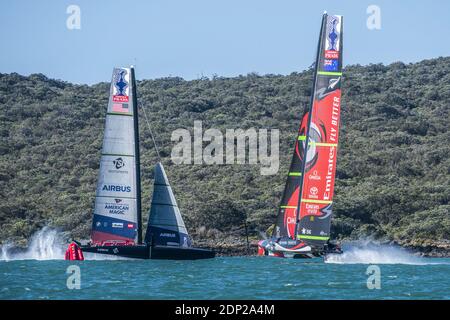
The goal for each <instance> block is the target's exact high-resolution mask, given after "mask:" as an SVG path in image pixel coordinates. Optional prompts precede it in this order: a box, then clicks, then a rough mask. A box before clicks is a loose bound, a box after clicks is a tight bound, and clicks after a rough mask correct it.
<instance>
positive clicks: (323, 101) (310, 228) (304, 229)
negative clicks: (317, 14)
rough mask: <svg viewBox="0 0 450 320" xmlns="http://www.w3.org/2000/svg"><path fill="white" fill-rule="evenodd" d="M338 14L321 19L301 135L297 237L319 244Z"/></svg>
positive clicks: (335, 122) (333, 118)
mask: <svg viewBox="0 0 450 320" xmlns="http://www.w3.org/2000/svg"><path fill="white" fill-rule="evenodd" d="M342 25H343V18H342V16H332V15H330V16H326V18H325V19H323V24H322V34H321V38H322V40H321V41H320V49H319V52H320V54H319V57H318V60H317V68H316V69H317V70H316V74H315V83H314V90H313V96H312V105H311V110H310V112H309V115H308V116H309V121H308V127H307V131H306V134H305V135H303V136H302V135H301V136H299V141H302V145H303V150H305V149H306V150H307V151H306V157H305V158H306V163H304V164H303V166H304V168H303V172H302V185H301V188H300V191H301V198H300V199H298V200H299V210H298V211H297V214H299V216H298V218H299V219H298V228H297V230H296V231H297V232H296V235H297V238H298V239H299V240H304V241H305V242H306V243H308V244H309V245H313V246H323V245H324V244H325V243H326V242H327V241H328V239H329V238H330V226H331V215H332V204H333V191H334V179H335V173H336V159H337V146H338V137H339V120H340V111H341V78H342V45H343V42H342V36H343V34H342Z"/></svg>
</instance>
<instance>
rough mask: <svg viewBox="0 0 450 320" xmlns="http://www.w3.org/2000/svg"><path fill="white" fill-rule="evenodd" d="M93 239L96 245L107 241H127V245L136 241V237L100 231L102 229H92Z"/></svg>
mask: <svg viewBox="0 0 450 320" xmlns="http://www.w3.org/2000/svg"><path fill="white" fill-rule="evenodd" d="M91 241H92V243H93V244H95V245H105V244H106V243H111V244H112V243H114V242H115V243H126V244H127V245H132V244H135V243H134V239H130V238H126V237H121V236H118V235H116V234H111V233H106V232H100V231H94V230H93V231H92V235H91Z"/></svg>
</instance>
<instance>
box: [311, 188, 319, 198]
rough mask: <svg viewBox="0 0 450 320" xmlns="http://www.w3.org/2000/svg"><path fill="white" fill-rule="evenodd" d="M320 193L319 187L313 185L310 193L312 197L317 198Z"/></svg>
mask: <svg viewBox="0 0 450 320" xmlns="http://www.w3.org/2000/svg"><path fill="white" fill-rule="evenodd" d="M318 193H319V189H317V187H311V188H310V189H309V195H310V197H311V198H317V194H318Z"/></svg>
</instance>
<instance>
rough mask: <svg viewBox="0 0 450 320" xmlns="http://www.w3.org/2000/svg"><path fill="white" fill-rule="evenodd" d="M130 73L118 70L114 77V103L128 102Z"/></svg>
mask: <svg viewBox="0 0 450 320" xmlns="http://www.w3.org/2000/svg"><path fill="white" fill-rule="evenodd" d="M127 74H128V71H127V70H125V69H118V70H117V72H116V73H115V74H114V77H113V85H114V90H113V91H114V94H113V101H114V102H128V100H129V97H128V92H129V85H128V81H127Z"/></svg>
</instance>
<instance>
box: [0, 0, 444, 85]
mask: <svg viewBox="0 0 450 320" xmlns="http://www.w3.org/2000/svg"><path fill="white" fill-rule="evenodd" d="M0 4H1V7H0V8H1V10H0V24H1V28H0V36H1V39H2V46H1V51H0V57H1V59H0V72H2V73H9V72H18V73H20V74H24V75H28V74H31V73H43V74H45V75H47V76H49V77H52V78H57V79H63V80H67V81H71V82H75V83H88V84H92V83H96V82H100V81H109V80H110V76H111V72H112V68H113V66H126V65H130V64H135V65H136V73H137V77H138V79H153V78H159V77H165V76H169V75H171V76H181V77H183V78H185V79H195V78H198V77H200V76H201V75H204V76H209V77H210V76H212V75H213V74H217V75H219V76H236V75H239V74H247V73H249V72H257V73H259V74H266V73H274V74H289V73H291V72H294V71H302V70H304V69H305V68H307V67H308V66H309V65H311V63H312V62H313V57H314V51H315V48H316V43H317V37H318V33H319V27H320V19H321V14H322V12H323V11H324V10H327V11H328V12H329V13H331V14H342V15H344V19H345V20H344V29H345V31H344V32H345V38H344V46H345V52H344V59H345V61H344V64H356V63H359V64H369V63H378V62H383V63H391V62H394V61H404V62H415V61H420V60H423V59H427V58H434V57H439V56H449V55H450V37H449V31H450V19H449V17H448V15H449V13H450V1H446V0H440V1H439V0H435V1H413V0H397V1H388V0H387V1H381V0H371V1H366V0H354V1H345V0H341V1H320V0H315V1H300V0H147V1H137V0H136V1H133V0H130V1H125V0H122V1H116V0H69V1H66V0H53V1H50V0H39V1H35V0H28V1H24V0H14V1H12V0H10V1H6V0H0ZM71 4H75V5H78V6H79V7H80V9H81V29H80V30H69V29H67V27H66V20H67V18H68V16H69V15H68V14H67V13H66V9H67V7H68V6H69V5H71ZM371 4H375V5H378V6H379V7H380V9H381V30H369V29H368V28H367V27H366V20H367V17H368V14H367V13H366V9H367V7H368V5H371Z"/></svg>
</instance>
